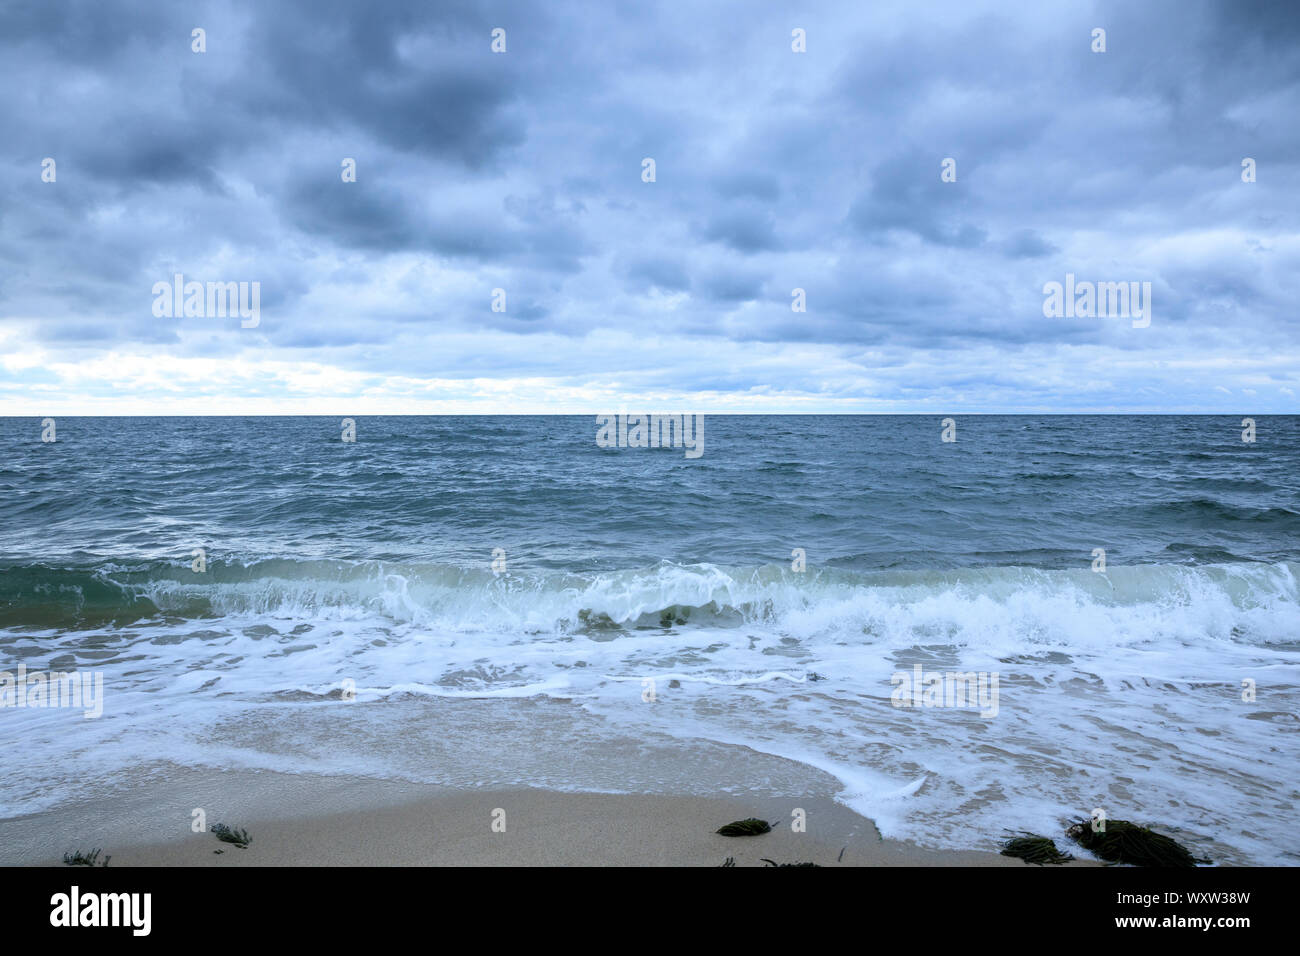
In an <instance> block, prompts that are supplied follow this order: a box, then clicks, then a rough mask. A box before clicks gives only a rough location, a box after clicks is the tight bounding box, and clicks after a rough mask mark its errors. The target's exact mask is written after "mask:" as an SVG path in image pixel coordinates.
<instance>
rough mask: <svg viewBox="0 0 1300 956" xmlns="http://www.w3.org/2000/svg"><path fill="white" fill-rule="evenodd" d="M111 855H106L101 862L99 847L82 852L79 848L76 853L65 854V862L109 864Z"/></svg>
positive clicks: (85, 864)
mask: <svg viewBox="0 0 1300 956" xmlns="http://www.w3.org/2000/svg"><path fill="white" fill-rule="evenodd" d="M111 859H112V857H111V856H106V857H104V859H103V861H102V862H101V861H100V859H99V847H95V849H93V850H91V851H90V852H89V853H82V852H81V851H80V850H77V851H76V852H75V853H65V854H63V862H64V865H66V866H108V861H109V860H111Z"/></svg>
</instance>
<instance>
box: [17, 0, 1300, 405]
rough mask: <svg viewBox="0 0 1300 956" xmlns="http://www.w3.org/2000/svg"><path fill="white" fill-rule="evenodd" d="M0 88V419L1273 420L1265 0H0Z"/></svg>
mask: <svg viewBox="0 0 1300 956" xmlns="http://www.w3.org/2000/svg"><path fill="white" fill-rule="evenodd" d="M1098 27H1100V28H1103V29H1105V31H1106V34H1105V44H1106V50H1105V52H1104V53H1098V52H1094V51H1093V49H1092V47H1093V45H1094V39H1093V30H1094V29H1095V28H1098ZM195 28H202V29H203V30H204V31H205V43H206V52H202V53H196V52H194V51H193V49H192V46H193V43H194V41H193V39H192V36H193V35H192V31H193V30H194V29H195ZM497 28H500V29H502V30H504V31H505V46H506V50H505V52H504V53H495V52H493V50H492V43H493V39H492V33H493V30H494V29H497ZM796 29H798V30H802V31H804V33H805V35H806V52H803V53H797V52H794V51H793V50H792V43H794V40H793V39H792V32H793V31H795V30H796ZM0 76H3V77H4V79H5V83H4V86H3V90H0V128H2V129H3V131H4V132H3V136H0V414H11V415H17V414H22V415H45V414H57V413H63V414H76V413H92V414H93V413H98V414H145V413H164V414H179V413H194V414H212V413H216V414H221V413H321V414H348V413H355V414H376V413H400V412H411V413H416V412H428V413H438V412H465V411H471V412H549V411H553V412H584V413H586V412H603V411H615V410H619V409H620V408H626V409H629V410H642V409H645V410H669V409H686V410H693V411H705V412H726V411H732V412H762V411H773V412H925V413H931V412H933V413H961V412H968V413H973V412H998V411H1012V412H1016V411H1023V412H1042V411H1046V412H1072V411H1168V412H1178V411H1205V412H1225V413H1234V414H1235V413H1242V414H1251V413H1255V414H1261V413H1268V412H1296V411H1297V410H1300V404H1298V403H1297V397H1296V396H1297V393H1300V362H1298V359H1300V344H1298V343H1300V319H1298V318H1297V303H1298V302H1300V227H1298V223H1300V219H1298V218H1297V214H1298V213H1300V161H1298V158H1297V157H1300V111H1298V110H1297V106H1300V8H1297V7H1296V6H1295V4H1292V3H1286V2H1278V3H1262V2H1253V0H1235V2H1231V3H1228V2H1223V3H1186V2H1151V0H1144V2H1141V3H1133V2H1128V0H1125V2H1117V3H1055V2H1042V3H1030V2H1011V0H1003V2H999V3H984V2H980V0H955V2H951V3H946V2H927V0H906V2H900V3H884V2H871V3H865V2H849V0H842V2H834V3H829V2H828V3H777V2H763V0H737V2H709V0H701V2H691V3H671V4H670V3H664V4H652V3H626V2H618V3H613V2H610V3H593V2H590V0H587V2H572V3H570V2H564V0H545V2H542V0H526V2H520V3H496V2H470V0H465V2H460V0H455V2H453V0H427V2H418V3H417V2H409V3H385V2H376V0H367V2H359V0H358V2H343V0H310V2H308V0H303V2H293V3H290V2H260V3H252V2H242V3H222V2H210V3H203V2H200V3H186V4H171V3H143V2H134V3H127V2H118V0H87V2H68V0H33V2H14V0H7V2H5V3H4V4H3V5H0ZM1247 157H1249V158H1251V159H1253V160H1255V168H1256V181H1255V182H1253V183H1247V182H1243V179H1242V160H1243V159H1244V158H1247ZM47 158H48V159H53V160H54V170H53V171H54V181H53V182H47V181H45V179H46V178H49V177H48V174H46V173H45V169H46V167H47V166H48V164H45V163H44V160H46V159H47ZM345 158H352V159H355V161H356V182H344V181H343V176H342V163H343V160H344V159H345ZM646 158H652V159H653V160H654V163H655V180H654V181H653V182H645V181H643V160H645V159H646ZM948 158H951V159H953V160H955V171H956V181H955V182H944V181H942V179H941V173H942V171H943V163H944V160H945V159H948ZM176 273H181V274H183V275H184V277H185V279H186V280H187V281H192V280H193V281H200V282H216V281H220V282H257V283H259V289H260V312H259V322H258V324H257V326H256V327H255V328H243V327H242V323H241V321H240V319H239V317H238V316H236V317H229V316H227V317H218V316H188V317H186V316H182V317H179V318H177V317H172V316H163V317H159V316H157V315H155V314H154V313H155V308H154V306H155V295H154V292H153V289H154V285H155V283H158V282H160V281H162V282H171V281H172V277H173V275H175V274H176ZM1067 273H1072V274H1074V275H1075V276H1076V277H1077V279H1078V280H1079V281H1085V280H1087V281H1104V282H1150V283H1151V288H1152V310H1151V323H1150V325H1149V326H1148V327H1145V328H1134V327H1133V323H1132V322H1131V321H1130V320H1129V319H1127V318H1117V317H1113V316H1108V317H1068V318H1067V317H1050V318H1049V317H1045V316H1044V314H1043V311H1044V310H1043V305H1044V293H1043V286H1044V284H1045V283H1048V282H1052V281H1057V282H1064V281H1065V276H1066V274H1067ZM494 289H501V290H504V293H505V302H504V304H505V309H504V311H493V290H494ZM794 289H803V290H804V294H805V296H806V311H805V312H796V311H794V310H793V309H792V307H791V305H792V290H794Z"/></svg>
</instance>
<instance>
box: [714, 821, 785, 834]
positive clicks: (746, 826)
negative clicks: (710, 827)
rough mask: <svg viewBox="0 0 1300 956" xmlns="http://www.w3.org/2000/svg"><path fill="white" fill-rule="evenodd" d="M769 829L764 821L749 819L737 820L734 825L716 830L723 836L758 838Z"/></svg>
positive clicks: (730, 824) (729, 824)
mask: <svg viewBox="0 0 1300 956" xmlns="http://www.w3.org/2000/svg"><path fill="white" fill-rule="evenodd" d="M771 829H772V828H771V827H770V826H768V825H767V822H766V821H764V820H759V819H756V818H755V817H750V818H749V819H748V820H737V821H736V822H735V823H728V824H727V825H726V826H725V827H722V828H720V829H719V830H718V832H719V833H721V834H722V835H723V836H729V837H736V836H758V835H759V834H760V833H768V832H769V831H771Z"/></svg>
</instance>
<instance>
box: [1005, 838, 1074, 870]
mask: <svg viewBox="0 0 1300 956" xmlns="http://www.w3.org/2000/svg"><path fill="white" fill-rule="evenodd" d="M1002 855H1003V856H1014V857H1018V858H1020V859H1022V860H1024V861H1025V862H1026V863H1033V864H1034V865H1035V866H1042V865H1043V864H1044V863H1066V862H1068V861H1070V860H1073V859H1074V857H1072V856H1070V854H1068V853H1062V852H1061V851H1060V850H1058V849H1057V848H1056V844H1055V843H1053V842H1052V841H1051V840H1050V839H1048V838H1047V837H1045V836H1037V835H1036V834H1033V833H1022V834H1021V835H1020V836H1018V837H1012V838H1011V839H1010V840H1007V841H1006V842H1005V843H1003V844H1002Z"/></svg>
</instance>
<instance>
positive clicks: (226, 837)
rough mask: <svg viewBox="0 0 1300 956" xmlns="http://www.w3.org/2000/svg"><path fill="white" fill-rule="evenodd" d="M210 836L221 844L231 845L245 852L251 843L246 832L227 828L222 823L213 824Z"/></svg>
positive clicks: (251, 840)
mask: <svg viewBox="0 0 1300 956" xmlns="http://www.w3.org/2000/svg"><path fill="white" fill-rule="evenodd" d="M212 835H213V836H215V837H216V838H217V839H218V840H220V841H221V842H222V843H233V844H234V845H235V846H237V847H239V848H240V849H241V850H247V849H248V844H250V843H252V842H253V838H252V837H251V836H249V835H248V831H247V830H240V829H236V828H234V827H228V826H226V825H225V824H224V823H217V824H214V825H213V827H212Z"/></svg>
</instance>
